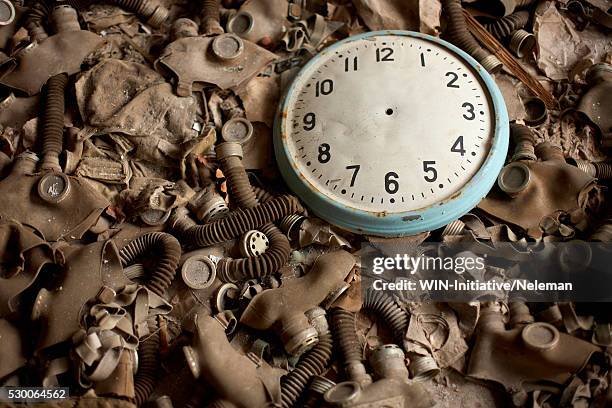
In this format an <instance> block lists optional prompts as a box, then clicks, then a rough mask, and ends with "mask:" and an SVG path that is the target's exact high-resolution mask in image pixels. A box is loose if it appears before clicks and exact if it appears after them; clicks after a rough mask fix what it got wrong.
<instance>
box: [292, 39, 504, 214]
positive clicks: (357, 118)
mask: <svg viewBox="0 0 612 408" xmlns="http://www.w3.org/2000/svg"><path fill="white" fill-rule="evenodd" d="M288 98H289V99H288V100H287V102H286V106H288V110H287V112H286V114H287V115H286V119H285V121H284V129H283V131H284V134H285V135H286V145H287V148H288V152H289V154H290V156H291V157H292V159H293V162H294V163H295V165H296V166H297V171H299V172H300V173H301V174H302V176H303V177H304V178H305V179H306V180H307V181H308V182H309V183H310V184H311V185H312V187H313V188H315V189H317V190H318V191H320V192H322V193H323V194H325V195H327V196H329V197H330V198H331V199H333V200H335V201H337V202H340V203H342V204H344V205H346V206H350V207H353V208H357V209H362V210H365V211H372V212H383V211H384V212H386V213H393V212H405V211H410V210H416V209H419V208H424V207H427V206H430V205H433V204H435V203H438V202H440V201H443V200H446V199H449V198H450V197H452V196H453V195H454V194H456V193H457V192H458V191H459V190H460V189H461V188H462V187H463V186H464V185H465V184H466V183H467V182H468V181H469V180H470V179H471V178H472V177H473V176H474V174H475V173H476V172H477V171H478V170H479V169H480V167H481V166H482V164H483V162H484V161H485V159H486V157H487V155H488V153H489V150H490V148H491V141H492V138H493V134H494V130H495V129H494V128H495V123H494V114H493V107H492V104H491V102H490V99H489V97H488V92H487V88H486V86H485V85H484V83H483V82H482V80H481V78H480V75H479V74H478V72H476V69H475V68H473V67H472V66H470V65H469V64H468V63H467V62H464V60H462V59H460V58H458V57H457V55H456V54H455V53H454V52H453V51H451V50H450V49H448V48H446V47H444V46H441V45H439V44H438V43H435V42H432V41H428V40H426V39H422V38H414V37H406V36H399V35H384V36H378V37H369V38H365V39H361V40H356V41H351V42H346V43H344V44H342V45H341V46H340V47H337V48H335V49H334V50H333V52H329V53H326V54H323V55H321V57H320V58H319V59H318V61H316V62H315V63H313V64H311V65H310V66H308V67H307V69H306V70H304V71H302V72H301V73H300V75H299V77H298V78H297V79H296V81H295V83H294V84H293V91H292V93H291V95H289V96H288Z"/></svg>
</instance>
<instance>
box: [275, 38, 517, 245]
mask: <svg viewBox="0 0 612 408" xmlns="http://www.w3.org/2000/svg"><path fill="white" fill-rule="evenodd" d="M383 35H397V36H406V37H414V38H420V39H424V40H428V41H432V42H434V43H438V44H440V45H442V46H444V47H446V48H448V49H449V50H451V51H453V52H454V53H455V54H457V55H458V56H459V57H460V58H462V59H463V60H464V61H465V62H467V63H468V64H469V65H470V66H471V67H472V68H474V69H475V71H476V72H477V73H478V74H479V75H480V77H481V79H482V81H483V82H484V84H485V86H486V89H487V90H488V92H489V97H490V99H491V103H492V104H493V111H494V114H495V133H494V136H493V141H492V145H491V150H490V151H489V155H488V156H487V158H486V159H485V162H484V163H483V165H482V167H481V168H480V169H479V170H478V172H477V173H476V174H475V175H474V177H472V179H471V180H470V181H469V182H468V183H467V184H466V185H465V186H464V187H463V188H462V189H461V190H459V191H458V192H457V193H456V194H455V195H454V196H453V197H452V198H450V199H447V200H445V201H442V202H440V203H437V204H434V205H431V206H428V207H425V208H422V209H417V210H413V211H404V212H398V213H389V214H381V213H376V212H370V211H364V210H361V209H357V208H354V207H350V206H346V205H344V204H341V203H339V202H337V201H334V200H332V199H330V198H329V197H327V196H326V195H324V194H323V193H321V192H320V191H318V190H317V188H316V187H314V186H313V185H311V184H310V183H309V182H308V180H307V179H306V178H305V177H304V176H302V175H301V174H302V173H301V172H300V170H299V169H298V168H297V165H296V164H295V163H291V162H290V160H289V157H291V155H290V153H289V150H288V146H287V145H286V144H285V143H284V142H283V140H282V129H283V125H284V124H285V122H286V118H285V117H283V115H282V114H281V113H282V112H287V110H288V108H289V105H288V104H289V99H290V95H291V94H292V93H293V92H294V91H295V87H296V84H297V82H298V79H299V78H301V77H302V76H303V75H304V73H305V72H307V71H308V70H309V69H310V68H311V67H312V66H313V65H314V64H316V63H317V61H318V60H319V58H321V55H322V54H321V53H320V54H318V55H317V56H316V57H314V58H313V59H312V60H310V61H309V62H308V63H307V64H306V65H305V66H304V67H303V68H302V69H301V70H300V72H299V73H298V75H297V76H296V78H295V79H294V81H293V83H292V84H291V86H290V87H289V88H288V90H287V92H286V94H285V95H284V99H283V101H282V103H281V105H280V110H279V111H278V114H277V116H276V120H275V126H274V153H275V156H276V161H277V163H278V167H279V170H280V172H281V174H282V176H283V178H284V180H285V182H286V183H287V185H288V186H289V188H290V189H291V190H292V191H293V192H294V193H295V194H297V195H298V197H300V199H302V201H304V203H305V204H306V205H307V207H308V208H309V209H310V210H311V211H312V212H313V213H314V214H315V215H317V216H319V217H321V218H323V219H324V220H326V221H328V222H330V223H332V224H334V225H337V226H339V227H341V228H344V229H346V230H348V231H352V232H356V233H360V234H366V235H375V236H383V237H399V236H406V235H414V234H418V233H421V232H424V231H431V230H435V229H437V228H440V227H443V226H444V225H446V224H448V223H450V222H452V221H454V220H456V219H458V218H459V217H461V216H462V215H464V214H466V213H467V212H469V211H470V210H472V209H473V208H474V207H476V206H477V205H478V203H479V202H480V200H482V199H483V198H484V197H485V196H486V195H487V194H488V192H489V191H490V190H491V187H493V184H494V183H495V181H496V180H497V176H498V174H499V172H500V170H501V168H502V167H503V165H504V163H505V160H506V154H507V151H508V143H509V141H508V139H509V137H508V136H509V132H510V130H509V124H508V113H507V111H506V105H505V102H504V99H503V96H502V94H501V92H500V90H499V88H498V87H497V85H496V84H495V81H494V80H493V78H492V77H491V76H490V75H489V73H488V72H487V71H486V70H485V69H484V68H483V67H482V65H480V64H479V63H478V62H477V61H476V60H475V59H474V58H472V57H471V56H470V55H469V54H467V53H466V52H464V51H463V50H461V49H459V48H457V47H456V46H454V45H452V44H450V43H448V42H446V41H444V40H441V39H439V38H437V37H433V36H431V35H427V34H422V33H417V32H413V31H402V30H386V31H371V32H367V33H364V34H359V35H355V36H352V37H348V38H346V39H344V40H342V41H339V42H337V43H335V44H333V45H332V46H330V47H328V48H326V49H325V50H324V51H323V52H325V53H326V54H327V53H330V52H334V51H335V50H336V49H338V48H339V47H341V46H343V45H344V44H346V43H349V42H352V41H358V40H362V39H366V38H370V37H378V36H383Z"/></svg>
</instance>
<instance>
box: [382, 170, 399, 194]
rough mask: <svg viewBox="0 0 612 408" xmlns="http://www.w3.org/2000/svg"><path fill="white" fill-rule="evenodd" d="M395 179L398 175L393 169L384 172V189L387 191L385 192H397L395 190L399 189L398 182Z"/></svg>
mask: <svg viewBox="0 0 612 408" xmlns="http://www.w3.org/2000/svg"><path fill="white" fill-rule="evenodd" d="M397 179H399V176H398V175H397V173H395V172H393V171H390V172H388V173H387V174H385V190H386V191H387V193H389V194H395V193H397V190H399V183H398V182H397Z"/></svg>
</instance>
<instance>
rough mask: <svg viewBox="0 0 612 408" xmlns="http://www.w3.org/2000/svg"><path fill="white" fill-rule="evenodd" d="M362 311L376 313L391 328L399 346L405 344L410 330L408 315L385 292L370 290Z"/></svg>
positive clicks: (367, 292)
mask: <svg viewBox="0 0 612 408" xmlns="http://www.w3.org/2000/svg"><path fill="white" fill-rule="evenodd" d="M362 309H365V310H371V311H373V312H374V313H376V314H377V315H378V316H379V317H380V318H382V320H383V321H384V322H385V323H386V324H387V325H388V326H389V328H390V329H391V330H392V332H393V336H394V337H395V339H396V341H397V342H398V344H400V345H401V344H403V339H404V335H405V334H406V330H407V329H408V315H407V314H406V312H405V311H403V310H402V309H401V308H400V307H399V306H398V305H397V303H395V301H394V300H393V298H391V296H389V295H388V294H386V293H384V292H380V291H377V290H374V289H372V288H369V289H368V290H367V291H366V295H365V299H364V301H363V306H362Z"/></svg>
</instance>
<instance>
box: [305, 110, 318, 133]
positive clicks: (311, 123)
mask: <svg viewBox="0 0 612 408" xmlns="http://www.w3.org/2000/svg"><path fill="white" fill-rule="evenodd" d="M303 121H304V130H308V131H310V130H312V129H314V128H315V126H316V124H317V117H316V116H315V114H314V113H312V112H309V113H307V114H305V115H304V119H303Z"/></svg>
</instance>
